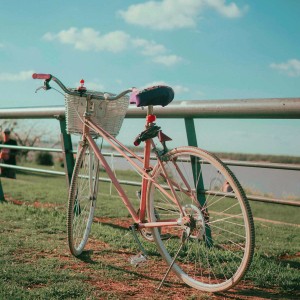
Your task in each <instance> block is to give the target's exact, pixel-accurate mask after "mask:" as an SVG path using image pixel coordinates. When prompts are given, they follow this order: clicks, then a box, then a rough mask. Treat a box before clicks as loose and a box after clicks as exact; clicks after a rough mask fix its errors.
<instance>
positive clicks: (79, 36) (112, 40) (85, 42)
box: [43, 27, 130, 52]
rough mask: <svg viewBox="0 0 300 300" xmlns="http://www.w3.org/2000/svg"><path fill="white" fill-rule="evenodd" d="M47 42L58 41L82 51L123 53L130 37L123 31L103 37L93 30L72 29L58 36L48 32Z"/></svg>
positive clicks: (45, 36) (61, 32) (63, 31)
mask: <svg viewBox="0 0 300 300" xmlns="http://www.w3.org/2000/svg"><path fill="white" fill-rule="evenodd" d="M43 39H44V40H46V41H55V40H58V41H59V42H61V43H63V44H70V45H73V46H74V47H75V48H76V49H78V50H82V51H90V50H93V51H109V52H121V51H123V50H124V49H126V48H127V44H128V42H129V40H130V36H129V35H128V34H127V33H125V32H123V31H112V32H109V33H107V34H103V35H101V34H100V32H98V31H96V30H94V29H93V28H83V29H81V30H80V29H77V28H75V27H71V28H69V29H67V30H62V31H60V32H59V33H57V34H54V33H51V32H48V33H46V34H45V35H44V36H43Z"/></svg>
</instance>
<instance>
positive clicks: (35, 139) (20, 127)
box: [0, 119, 48, 160]
mask: <svg viewBox="0 0 300 300" xmlns="http://www.w3.org/2000/svg"><path fill="white" fill-rule="evenodd" d="M5 128H10V130H11V132H12V135H13V138H14V139H15V140H16V141H17V143H18V146H23V147H34V146H38V144H39V142H40V140H41V138H42V137H43V136H46V135H47V134H48V131H47V130H46V129H45V128H41V127H40V126H38V125H37V124H36V123H30V122H24V121H23V122H22V121H16V120H13V119H12V120H2V121H0V131H2V130H4V129H5ZM29 152H30V150H29V149H22V150H20V151H19V152H18V155H19V157H20V158H21V159H24V160H27V157H28V153H29Z"/></svg>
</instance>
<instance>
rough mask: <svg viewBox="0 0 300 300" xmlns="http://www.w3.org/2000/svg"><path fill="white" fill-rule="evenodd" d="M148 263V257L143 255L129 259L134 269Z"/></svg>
mask: <svg viewBox="0 0 300 300" xmlns="http://www.w3.org/2000/svg"><path fill="white" fill-rule="evenodd" d="M146 261H147V257H146V256H144V255H143V254H137V255H135V256H132V257H130V259H129V262H130V264H131V265H132V266H134V267H138V266H139V265H141V264H144V263H146Z"/></svg>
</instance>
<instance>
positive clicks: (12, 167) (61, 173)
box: [0, 163, 66, 176]
mask: <svg viewBox="0 0 300 300" xmlns="http://www.w3.org/2000/svg"><path fill="white" fill-rule="evenodd" d="M0 167H4V168H7V169H15V170H21V171H29V172H36V173H45V174H51V175H64V176H65V175H66V173H65V172H59V171H51V170H45V169H38V168H29V167H22V166H14V165H7V164H2V163H0Z"/></svg>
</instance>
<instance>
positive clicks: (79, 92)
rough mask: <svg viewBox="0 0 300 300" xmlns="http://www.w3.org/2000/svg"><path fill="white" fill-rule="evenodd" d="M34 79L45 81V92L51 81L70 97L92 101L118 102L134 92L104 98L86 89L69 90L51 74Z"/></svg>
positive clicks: (105, 95)
mask: <svg viewBox="0 0 300 300" xmlns="http://www.w3.org/2000/svg"><path fill="white" fill-rule="evenodd" d="M32 78H33V79H44V80H45V81H44V89H45V90H49V89H51V87H50V85H49V82H50V81H51V80H53V81H55V83H56V84H57V85H59V87H60V88H61V89H62V90H63V91H64V92H65V93H67V94H69V95H73V96H83V95H90V96H91V99H97V100H110V101H113V100H117V99H119V98H121V97H123V96H125V95H126V94H128V93H130V92H132V90H133V89H132V88H131V89H127V90H125V91H123V92H121V93H120V94H118V95H116V96H110V95H109V94H108V93H104V94H103V96H100V95H95V94H92V93H89V92H87V91H86V89H85V88H82V89H79V90H71V89H69V88H67V87H66V86H65V85H64V84H63V83H62V82H61V81H60V80H59V79H58V78H56V77H55V76H53V75H51V74H38V73H34V74H32Z"/></svg>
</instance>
